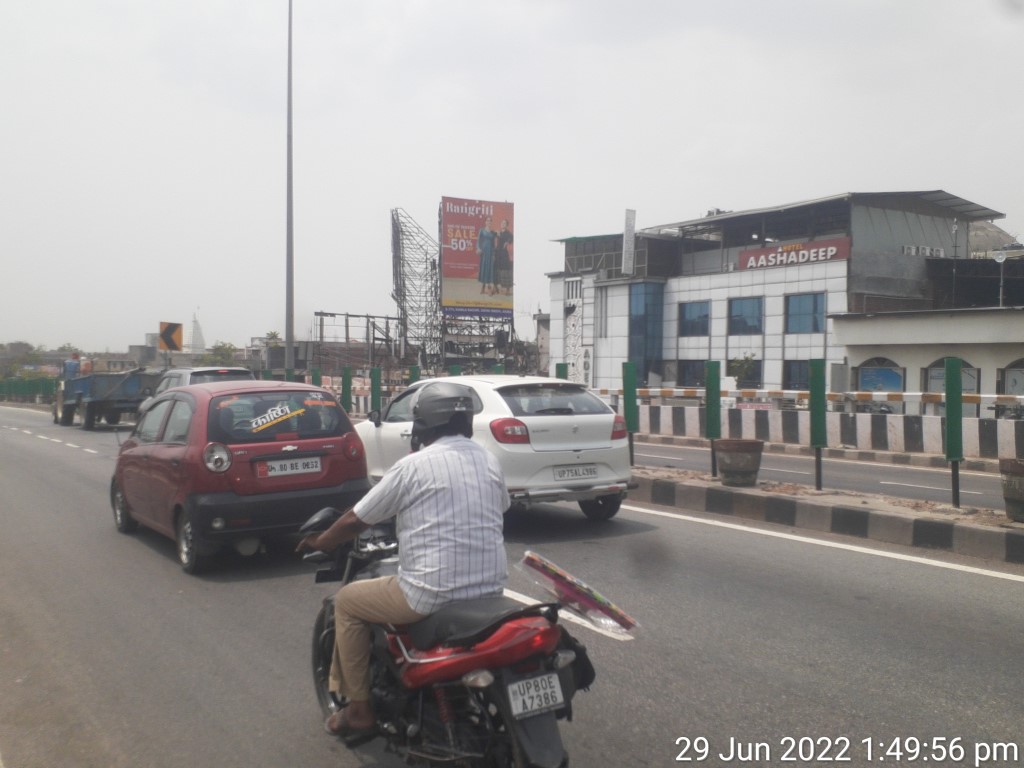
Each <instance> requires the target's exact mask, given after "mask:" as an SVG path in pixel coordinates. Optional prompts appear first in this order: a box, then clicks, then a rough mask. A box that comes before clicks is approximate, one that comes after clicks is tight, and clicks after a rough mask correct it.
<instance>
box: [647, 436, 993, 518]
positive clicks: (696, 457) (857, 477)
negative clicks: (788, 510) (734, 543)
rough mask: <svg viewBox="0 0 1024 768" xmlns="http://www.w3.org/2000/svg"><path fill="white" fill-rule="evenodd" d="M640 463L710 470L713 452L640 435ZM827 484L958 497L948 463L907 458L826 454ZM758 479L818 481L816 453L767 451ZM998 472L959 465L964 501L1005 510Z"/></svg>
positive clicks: (946, 499)
mask: <svg viewBox="0 0 1024 768" xmlns="http://www.w3.org/2000/svg"><path fill="white" fill-rule="evenodd" d="M633 458H634V463H635V464H636V465H637V466H650V467H678V468H681V469H691V470H696V471H699V472H710V471H711V452H710V450H709V449H708V448H703V447H697V446H683V445H668V444H664V443H647V442H641V441H637V442H636V443H635V445H634V451H633ZM821 464H822V473H821V474H822V488H824V489H826V490H839V491H856V492H858V493H873V494H881V495H883V496H894V497H899V498H906V499H917V500H922V501H933V502H937V503H939V504H952V503H953V490H952V489H953V477H952V469H950V468H949V467H944V468H935V467H915V466H910V465H907V464H886V463H884V462H872V461H860V460H857V459H847V458H843V459H839V458H823V459H822V462H821ZM758 479H759V480H770V481H774V482H779V483H799V484H801V485H807V486H809V487H811V488H813V487H814V484H815V459H814V457H813V456H803V455H797V454H784V453H775V452H772V451H765V453H764V454H763V455H762V457H761V470H760V472H759V474H758ZM1000 482H1001V481H1000V478H999V475H998V474H997V473H992V472H976V471H967V470H964V469H961V470H960V505H961V506H963V507H979V508H983V509H995V510H999V511H1002V510H1003V508H1004V504H1003V491H1002V486H1001V484H1000Z"/></svg>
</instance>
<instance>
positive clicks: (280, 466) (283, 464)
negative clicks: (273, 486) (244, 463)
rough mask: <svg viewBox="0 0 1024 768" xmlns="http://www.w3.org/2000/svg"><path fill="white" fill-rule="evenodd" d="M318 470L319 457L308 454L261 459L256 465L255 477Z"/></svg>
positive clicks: (300, 473)
mask: <svg viewBox="0 0 1024 768" xmlns="http://www.w3.org/2000/svg"><path fill="white" fill-rule="evenodd" d="M319 471H320V457H319V456H310V457H309V458H305V459H281V460H278V461H261V462H260V463H259V464H257V465H256V476H257V477H278V476H280V475H303V474H305V473H307V472H319Z"/></svg>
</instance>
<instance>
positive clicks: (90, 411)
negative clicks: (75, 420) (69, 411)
mask: <svg viewBox="0 0 1024 768" xmlns="http://www.w3.org/2000/svg"><path fill="white" fill-rule="evenodd" d="M82 408H83V411H82V429H93V428H94V427H95V426H96V409H95V408H93V406H92V403H86V404H85V405H83V406H82Z"/></svg>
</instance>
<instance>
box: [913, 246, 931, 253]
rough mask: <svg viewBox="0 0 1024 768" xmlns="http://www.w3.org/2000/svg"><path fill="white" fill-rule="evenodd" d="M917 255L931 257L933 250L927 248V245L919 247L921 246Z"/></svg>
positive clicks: (918, 247)
mask: <svg viewBox="0 0 1024 768" xmlns="http://www.w3.org/2000/svg"><path fill="white" fill-rule="evenodd" d="M917 255H918V256H931V255H932V249H931V248H930V247H929V246H927V245H919V246H917Z"/></svg>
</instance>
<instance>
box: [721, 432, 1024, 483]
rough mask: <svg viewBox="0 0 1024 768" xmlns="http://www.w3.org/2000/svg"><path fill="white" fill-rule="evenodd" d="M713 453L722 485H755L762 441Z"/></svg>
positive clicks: (730, 444) (734, 443) (729, 443)
mask: <svg viewBox="0 0 1024 768" xmlns="http://www.w3.org/2000/svg"><path fill="white" fill-rule="evenodd" d="M714 451H715V459H716V461H717V463H718V473H719V474H720V475H721V477H722V485H728V486H730V487H733V488H749V487H751V486H754V485H757V473H758V471H759V470H760V469H761V453H762V452H763V451H764V441H763V440H732V439H726V440H715V441H714ZM1022 479H1024V478H1022Z"/></svg>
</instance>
